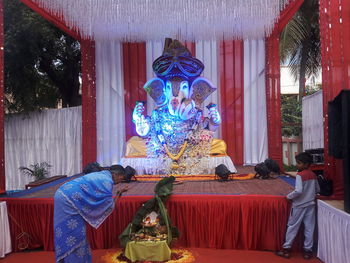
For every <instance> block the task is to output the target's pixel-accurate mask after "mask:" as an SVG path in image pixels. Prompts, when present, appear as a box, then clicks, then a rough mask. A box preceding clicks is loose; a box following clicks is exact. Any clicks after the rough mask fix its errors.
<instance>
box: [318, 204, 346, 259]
mask: <svg viewBox="0 0 350 263" xmlns="http://www.w3.org/2000/svg"><path fill="white" fill-rule="evenodd" d="M317 207H318V212H317V222H318V249H317V257H318V258H319V259H321V260H322V262H325V263H345V262H350V250H349V248H350V238H349V237H350V214H347V213H345V212H344V211H342V210H340V209H337V208H335V207H333V206H331V205H330V204H328V203H326V202H324V201H322V200H317Z"/></svg>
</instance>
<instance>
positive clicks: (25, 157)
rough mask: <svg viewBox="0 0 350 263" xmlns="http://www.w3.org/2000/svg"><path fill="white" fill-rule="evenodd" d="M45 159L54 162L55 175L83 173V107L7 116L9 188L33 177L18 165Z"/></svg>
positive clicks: (52, 168) (15, 186) (52, 171)
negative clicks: (22, 172)
mask: <svg viewBox="0 0 350 263" xmlns="http://www.w3.org/2000/svg"><path fill="white" fill-rule="evenodd" d="M41 162H47V163H49V164H50V165H52V167H51V169H50V175H51V176H53V175H68V176H70V175H73V174H76V173H79V172H81V107H74V108H66V109H52V110H44V111H42V112H35V113H30V114H29V115H28V116H27V115H22V114H14V115H8V116H6V120H5V175H6V189H7V190H16V189H24V186H25V185H26V184H27V183H29V182H30V181H33V178H29V177H27V176H24V175H22V174H21V173H20V171H19V169H18V168H19V167H20V166H25V167H28V166H30V165H33V164H35V163H41Z"/></svg>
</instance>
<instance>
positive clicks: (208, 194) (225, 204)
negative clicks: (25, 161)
mask: <svg viewBox="0 0 350 263" xmlns="http://www.w3.org/2000/svg"><path fill="white" fill-rule="evenodd" d="M245 169H252V168H245ZM77 176H81V175H76V176H74V177H68V178H65V179H64V180H63V179H62V180H59V181H57V182H53V183H52V184H49V185H47V186H46V187H43V186H39V187H36V188H33V189H30V190H26V191H23V192H20V193H17V194H14V195H11V197H10V196H7V197H4V198H0V200H3V201H6V202H7V206H8V213H9V217H10V218H9V220H10V230H11V238H12V246H13V250H14V251H18V247H19V245H20V244H21V243H23V242H27V241H26V240H27V239H26V235H24V237H23V235H22V237H21V238H18V237H19V236H20V235H21V234H22V233H23V232H25V233H28V235H29V237H30V238H29V245H28V248H37V247H43V248H44V250H53V195H54V192H55V191H56V189H57V188H58V187H59V186H60V185H61V184H63V183H64V182H66V181H67V180H70V179H72V178H75V177H77ZM293 183H294V182H293V179H292V178H289V177H284V176H281V177H279V178H277V179H271V180H259V179H250V180H241V181H240V180H233V181H228V182H218V181H213V180H203V181H184V182H183V183H181V184H177V185H174V191H173V195H172V196H171V197H170V199H169V200H168V201H167V204H166V206H167V209H168V212H169V215H170V217H171V219H172V221H173V223H174V225H176V226H178V228H179V230H180V232H181V236H180V238H179V240H178V241H177V244H176V246H180V247H202V248H221V249H222V248H226V249H252V250H275V249H279V248H280V246H281V244H282V242H283V239H284V234H285V228H286V222H287V219H288V214H289V208H290V204H289V203H288V202H287V200H286V199H285V195H286V194H287V193H288V192H290V191H291V190H292V189H293V186H292V185H293ZM155 184H156V182H132V183H130V184H129V190H128V191H127V192H126V193H124V195H123V196H122V197H121V198H120V200H119V201H118V202H117V205H116V209H115V210H114V212H113V213H112V214H111V216H110V217H109V218H107V220H106V221H105V222H104V223H103V224H102V225H101V227H100V228H99V229H97V230H95V229H92V228H91V227H88V236H89V240H90V245H91V247H92V248H93V249H107V248H113V247H118V245H119V242H118V235H119V234H120V233H121V232H122V231H123V230H124V228H125V227H126V226H127V224H128V223H129V222H130V221H131V220H132V218H133V216H134V214H135V212H136V211H137V209H138V208H139V207H140V206H141V205H142V204H143V203H144V202H145V201H147V200H148V199H150V198H151V196H153V194H154V192H153V189H154V186H155ZM124 185H125V184H120V185H117V186H116V187H115V189H114V191H117V190H118V189H120V188H121V187H123V186H124Z"/></svg>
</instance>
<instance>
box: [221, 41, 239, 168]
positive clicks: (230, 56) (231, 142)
mask: <svg viewBox="0 0 350 263" xmlns="http://www.w3.org/2000/svg"><path fill="white" fill-rule="evenodd" d="M243 55H244V53H243V41H238V40H237V41H224V42H221V43H220V61H219V67H220V69H221V70H220V97H221V115H222V124H221V130H222V138H223V140H224V141H225V142H226V144H227V154H228V155H229V156H230V157H231V159H232V160H233V162H234V163H235V164H238V165H240V164H243V162H244V156H243V145H244V137H243V136H244V96H243V94H244V83H243V82H244V64H243V59H244V58H243Z"/></svg>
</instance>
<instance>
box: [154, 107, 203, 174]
mask: <svg viewBox="0 0 350 263" xmlns="http://www.w3.org/2000/svg"><path fill="white" fill-rule="evenodd" d="M201 116H202V111H198V113H197V115H196V117H195V118H196V121H195V122H194V123H193V125H192V127H191V129H190V131H189V133H188V134H187V138H186V139H185V142H184V143H183V145H182V146H181V149H180V151H179V153H178V154H176V155H174V154H172V153H171V152H170V151H169V149H168V146H167V144H166V141H165V138H164V135H163V133H162V130H161V128H160V127H159V126H158V125H156V132H157V137H158V140H159V141H160V143H161V144H162V145H163V147H164V149H165V152H166V154H167V155H168V157H169V158H170V159H171V160H172V161H173V163H172V169H178V168H179V167H180V166H179V164H178V161H179V159H180V158H181V157H182V155H183V154H184V152H185V150H186V148H187V145H188V141H189V138H190V136H191V135H192V134H193V132H194V131H195V130H197V128H198V124H199V120H200V118H201Z"/></svg>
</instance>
